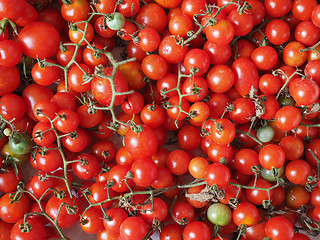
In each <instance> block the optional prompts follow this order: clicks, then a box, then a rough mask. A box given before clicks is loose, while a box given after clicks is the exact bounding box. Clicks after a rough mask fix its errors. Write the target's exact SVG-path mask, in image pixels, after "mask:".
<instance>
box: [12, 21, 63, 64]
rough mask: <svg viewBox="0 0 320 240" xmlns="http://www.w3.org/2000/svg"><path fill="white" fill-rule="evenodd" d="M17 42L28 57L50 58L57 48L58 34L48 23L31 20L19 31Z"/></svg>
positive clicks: (58, 42) (58, 43)
mask: <svg viewBox="0 0 320 240" xmlns="http://www.w3.org/2000/svg"><path fill="white" fill-rule="evenodd" d="M18 43H19V45H20V46H21V48H22V52H23V53H24V54H25V55H27V56H28V57H31V58H34V59H36V58H37V57H39V58H40V59H44V58H50V57H52V56H53V55H54V54H56V52H57V51H58V49H59V45H60V35H59V33H58V31H57V30H56V29H55V28H54V27H53V26H52V25H51V24H49V23H46V22H32V23H29V24H28V25H27V26H25V27H24V28H23V29H22V30H21V31H20V33H19V37H18Z"/></svg>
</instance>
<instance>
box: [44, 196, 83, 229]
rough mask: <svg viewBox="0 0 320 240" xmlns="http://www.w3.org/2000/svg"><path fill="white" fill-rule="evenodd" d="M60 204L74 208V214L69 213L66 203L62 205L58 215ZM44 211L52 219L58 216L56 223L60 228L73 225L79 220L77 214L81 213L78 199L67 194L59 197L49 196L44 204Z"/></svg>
mask: <svg viewBox="0 0 320 240" xmlns="http://www.w3.org/2000/svg"><path fill="white" fill-rule="evenodd" d="M61 204H66V205H69V206H70V207H73V208H74V210H75V213H74V214H69V213H68V211H67V208H66V205H63V206H62V209H61V211H60V214H59V216H58V209H59V207H60V205H61ZM46 213H47V214H48V215H49V216H50V217H51V218H53V219H56V218H57V217H58V225H59V226H60V227H61V228H68V227H71V226H73V225H75V224H76V223H77V222H78V221H79V216H80V213H81V204H80V201H79V199H77V198H75V197H73V198H70V197H69V196H66V197H64V198H63V199H59V198H57V197H55V196H53V197H51V198H50V199H49V201H48V202H47V205H46Z"/></svg>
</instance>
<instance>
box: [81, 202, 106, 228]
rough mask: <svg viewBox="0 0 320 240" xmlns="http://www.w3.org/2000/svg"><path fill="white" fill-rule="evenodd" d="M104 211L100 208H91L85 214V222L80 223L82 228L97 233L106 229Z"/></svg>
mask: <svg viewBox="0 0 320 240" xmlns="http://www.w3.org/2000/svg"><path fill="white" fill-rule="evenodd" d="M102 218H103V213H102V211H101V210H100V209H96V208H90V209H88V211H86V213H85V214H84V215H83V218H82V219H83V220H84V222H85V223H84V224H81V223H80V226H81V228H82V230H83V231H84V232H86V233H89V234H96V233H98V232H100V231H102V230H103V229H104V227H103V220H102Z"/></svg>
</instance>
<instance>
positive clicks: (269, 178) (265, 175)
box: [260, 166, 284, 182]
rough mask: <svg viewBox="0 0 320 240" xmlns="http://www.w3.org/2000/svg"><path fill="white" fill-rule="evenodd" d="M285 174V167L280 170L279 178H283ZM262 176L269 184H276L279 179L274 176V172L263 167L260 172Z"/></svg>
mask: <svg viewBox="0 0 320 240" xmlns="http://www.w3.org/2000/svg"><path fill="white" fill-rule="evenodd" d="M283 173H284V166H282V167H281V168H279V169H278V176H279V177H281V176H282V175H283ZM260 174H261V176H262V177H263V178H264V179H265V180H267V181H268V182H275V181H277V178H276V177H275V176H274V175H273V173H272V170H267V169H265V168H263V167H261V170H260Z"/></svg>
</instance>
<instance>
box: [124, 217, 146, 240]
mask: <svg viewBox="0 0 320 240" xmlns="http://www.w3.org/2000/svg"><path fill="white" fill-rule="evenodd" d="M147 232H148V229H147V224H146V223H145V221H143V219H142V218H139V217H128V218H126V219H124V220H123V222H122V223H121V225H120V236H121V238H122V239H123V240H140V239H143V238H144V237H145V235H146V234H147Z"/></svg>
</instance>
